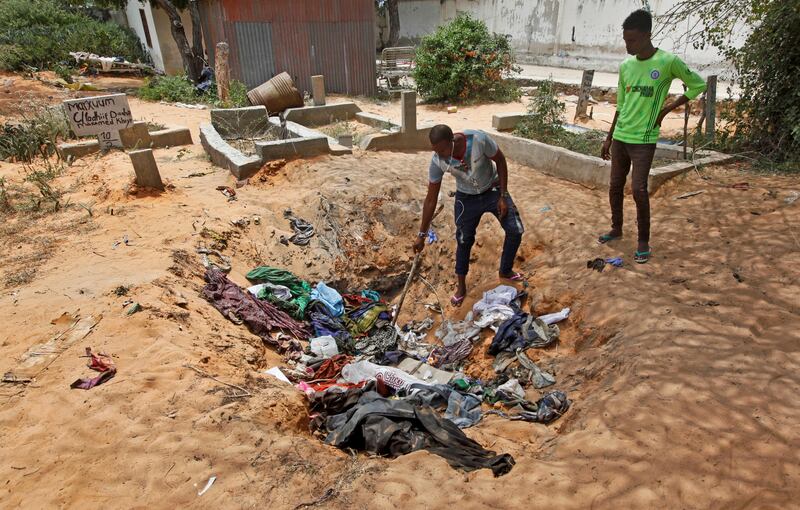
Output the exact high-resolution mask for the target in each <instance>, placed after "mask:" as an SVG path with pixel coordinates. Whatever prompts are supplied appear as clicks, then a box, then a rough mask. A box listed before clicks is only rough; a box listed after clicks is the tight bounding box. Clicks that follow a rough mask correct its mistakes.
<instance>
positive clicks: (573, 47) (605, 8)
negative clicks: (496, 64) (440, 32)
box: [376, 0, 726, 72]
mask: <svg viewBox="0 0 800 510" xmlns="http://www.w3.org/2000/svg"><path fill="white" fill-rule="evenodd" d="M678 1H679V0H525V1H520V0H399V4H398V7H399V11H400V37H401V39H400V44H401V45H402V44H408V43H411V44H414V43H417V42H419V40H420V38H421V37H422V36H424V35H427V34H430V33H431V32H433V31H434V30H436V27H438V26H439V25H441V24H443V23H447V22H448V21H450V20H452V19H453V18H454V17H455V16H456V14H457V13H459V12H469V13H471V14H473V15H474V16H475V17H476V18H478V19H481V20H483V21H484V22H486V24H487V25H488V27H489V30H491V31H493V32H497V33H501V34H508V35H510V36H511V43H512V45H513V47H514V51H515V52H516V54H517V58H518V61H519V62H520V63H526V64H539V65H548V66H557V67H572V68H585V67H586V66H587V65H590V66H592V67H593V68H594V69H596V70H598V71H616V70H617V67H618V66H619V62H620V61H621V60H622V59H623V58H625V57H626V56H627V55H626V53H625V46H624V43H623V41H622V28H621V26H622V21H623V20H624V19H625V17H626V16H627V15H628V14H630V13H631V12H632V11H634V10H636V9H640V8H643V7H644V8H649V9H650V10H651V12H653V13H654V14H656V15H658V14H663V13H664V12H666V11H667V10H668V9H669V8H671V7H672V6H674V5H675V4H677V3H678ZM385 25H386V22H385V20H381V19H378V18H377V17H376V33H377V34H383V36H384V37H386V36H388V29H386V28H385ZM681 28H683V29H684V30H685V29H686V28H687V27H676V29H675V30H673V31H672V32H670V33H667V34H664V35H661V36H659V37H658V38H657V39H656V43H657V45H658V46H659V47H661V48H663V49H665V50H668V51H672V52H674V53H676V54H677V55H680V56H681V58H683V59H684V60H685V61H686V62H687V63H688V64H689V65H691V66H693V67H696V68H699V69H704V70H706V71H707V72H711V71H714V72H717V71H720V70H722V69H725V68H726V66H725V64H724V61H723V59H722V58H721V57H720V55H719V54H718V53H717V51H716V50H715V49H713V48H706V49H695V48H693V47H692V46H691V45H686V44H682V45H681V44H677V43H676V39H677V36H678V35H679V34H680V33H681V31H680V30H681ZM378 46H380V44H378Z"/></svg>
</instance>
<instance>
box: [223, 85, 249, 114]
mask: <svg viewBox="0 0 800 510" xmlns="http://www.w3.org/2000/svg"><path fill="white" fill-rule="evenodd" d="M228 100H229V101H230V102H231V105H232V106H233V107H234V108H240V107H243V106H250V100H249V99H247V86H246V85H245V84H244V83H242V82H240V81H238V80H231V85H230V91H229V92H228Z"/></svg>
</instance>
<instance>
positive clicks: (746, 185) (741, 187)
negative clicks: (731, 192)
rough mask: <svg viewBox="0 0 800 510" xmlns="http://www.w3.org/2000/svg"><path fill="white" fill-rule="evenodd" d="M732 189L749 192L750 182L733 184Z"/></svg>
mask: <svg viewBox="0 0 800 510" xmlns="http://www.w3.org/2000/svg"><path fill="white" fill-rule="evenodd" d="M731 188H733V189H738V190H739V191H747V190H749V189H750V183H749V182H737V183H736V184H731Z"/></svg>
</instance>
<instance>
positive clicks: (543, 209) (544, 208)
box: [539, 205, 553, 213]
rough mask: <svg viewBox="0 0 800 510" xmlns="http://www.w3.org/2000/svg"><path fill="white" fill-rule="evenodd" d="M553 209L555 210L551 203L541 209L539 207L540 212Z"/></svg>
mask: <svg viewBox="0 0 800 510" xmlns="http://www.w3.org/2000/svg"><path fill="white" fill-rule="evenodd" d="M552 210H553V208H552V207H550V206H549V205H546V206H544V207H542V208H541V209H539V212H540V213H546V212H548V211H552Z"/></svg>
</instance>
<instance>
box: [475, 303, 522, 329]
mask: <svg viewBox="0 0 800 510" xmlns="http://www.w3.org/2000/svg"><path fill="white" fill-rule="evenodd" d="M513 316H514V309H513V308H511V307H510V306H506V305H489V306H488V307H487V308H486V309H485V310H483V312H482V313H481V315H480V317H478V319H477V320H476V321H475V325H476V326H478V327H479V328H489V327H493V326H499V325H500V324H502V323H504V322H505V321H507V320H508V319H510V318H511V317H513Z"/></svg>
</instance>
